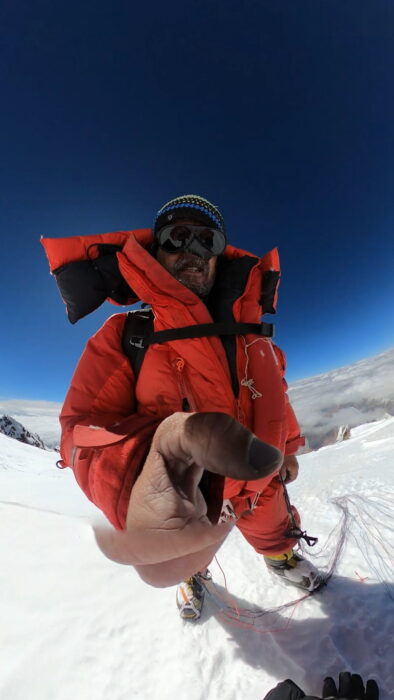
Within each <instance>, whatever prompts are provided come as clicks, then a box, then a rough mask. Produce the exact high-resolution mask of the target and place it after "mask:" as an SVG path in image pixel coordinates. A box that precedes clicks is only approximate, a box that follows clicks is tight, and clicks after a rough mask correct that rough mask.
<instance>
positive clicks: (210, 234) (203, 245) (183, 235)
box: [157, 224, 227, 260]
mask: <svg viewBox="0 0 394 700" xmlns="http://www.w3.org/2000/svg"><path fill="white" fill-rule="evenodd" d="M157 242H158V244H159V246H160V248H161V249H162V250H164V251H165V252H166V253H180V252H182V251H186V250H187V251H188V252H190V253H194V255H198V256H199V257H200V258H204V259H205V260H209V258H212V257H213V256H215V255H221V253H223V251H224V249H225V247H226V245H227V240H226V236H225V234H224V233H223V232H222V231H219V229H216V228H209V226H189V225H188V224H171V225H169V226H164V227H163V228H162V229H160V231H159V232H158V233H157Z"/></svg>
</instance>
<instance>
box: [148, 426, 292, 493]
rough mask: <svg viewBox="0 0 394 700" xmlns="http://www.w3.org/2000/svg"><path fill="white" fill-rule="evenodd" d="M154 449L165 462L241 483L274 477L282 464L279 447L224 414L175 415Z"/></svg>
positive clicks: (160, 430)
mask: <svg viewBox="0 0 394 700" xmlns="http://www.w3.org/2000/svg"><path fill="white" fill-rule="evenodd" d="M167 421H171V425H170V424H169V423H167ZM166 424H167V425H166ZM153 446H154V449H156V450H158V451H159V452H161V454H162V455H163V457H164V458H165V459H166V458H167V459H168V458H169V459H171V458H175V459H182V460H184V461H185V462H189V463H191V462H193V463H194V464H196V465H198V466H199V467H201V468H203V469H206V470H207V471H210V472H213V473H214V474H220V475H222V476H227V477H230V478H232V479H240V480H242V481H252V480H254V479H261V478H262V477H265V476H267V475H269V474H272V473H273V472H274V471H276V470H277V469H279V467H280V465H281V464H282V460H283V455H282V453H281V452H280V451H279V450H278V449H277V448H276V447H273V446H272V445H269V444H268V443H265V442H262V441H261V440H259V439H258V438H257V437H256V436H255V435H253V433H251V432H250V431H249V430H248V429H247V428H245V427H244V426H243V425H241V424H240V423H238V421H236V420H234V418H232V417H231V416H228V415H227V414H225V413H193V414H191V415H190V414H184V413H177V414H174V415H173V416H170V418H169V419H166V420H164V421H163V422H162V423H161V425H160V426H159V427H158V429H157V431H156V433H155V437H154V440H153V444H152V447H153Z"/></svg>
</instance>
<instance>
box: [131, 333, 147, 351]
mask: <svg viewBox="0 0 394 700" xmlns="http://www.w3.org/2000/svg"><path fill="white" fill-rule="evenodd" d="M144 340H145V339H144V338H143V337H142V336H140V335H132V336H131V338H130V339H129V345H132V346H133V347H134V348H140V349H141V350H143V349H144V347H145V343H144Z"/></svg>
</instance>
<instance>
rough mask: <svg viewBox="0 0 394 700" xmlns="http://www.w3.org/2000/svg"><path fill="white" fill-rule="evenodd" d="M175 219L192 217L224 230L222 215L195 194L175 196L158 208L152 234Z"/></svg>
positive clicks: (209, 203)
mask: <svg viewBox="0 0 394 700" xmlns="http://www.w3.org/2000/svg"><path fill="white" fill-rule="evenodd" d="M177 219H193V221H198V222H201V223H202V224H205V226H212V227H214V228H217V229H219V231H222V232H223V233H224V232H225V226H224V220H223V217H222V215H221V213H220V211H219V209H217V207H215V206H214V205H213V204H211V202H208V200H207V199H204V197H199V196H198V195H197V194H185V195H183V196H182V197H175V199H171V200H170V201H169V202H167V204H164V206H162V207H161V209H159V211H158V212H157V215H156V219H155V222H154V224H153V231H154V234H155V235H156V233H157V232H158V231H159V230H160V229H161V228H163V226H168V225H169V224H171V223H173V222H174V221H176V220H177Z"/></svg>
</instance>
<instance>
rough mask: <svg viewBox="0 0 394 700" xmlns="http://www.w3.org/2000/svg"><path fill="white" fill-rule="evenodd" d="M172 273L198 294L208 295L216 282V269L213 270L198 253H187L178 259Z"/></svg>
mask: <svg viewBox="0 0 394 700" xmlns="http://www.w3.org/2000/svg"><path fill="white" fill-rule="evenodd" d="M172 274H173V276H174V277H175V279H176V280H177V281H178V282H180V283H181V284H183V285H184V286H185V287H187V288H188V289H190V290H191V291H192V292H194V293H195V294H197V296H199V297H206V296H208V294H209V292H210V291H211V289H212V287H213V284H214V282H215V276H216V274H215V270H211V269H210V268H209V265H208V261H207V260H204V259H203V258H200V257H199V256H198V255H191V254H190V253H185V255H182V256H181V257H180V258H178V260H177V261H176V263H175V265H174V267H173V269H172Z"/></svg>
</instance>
